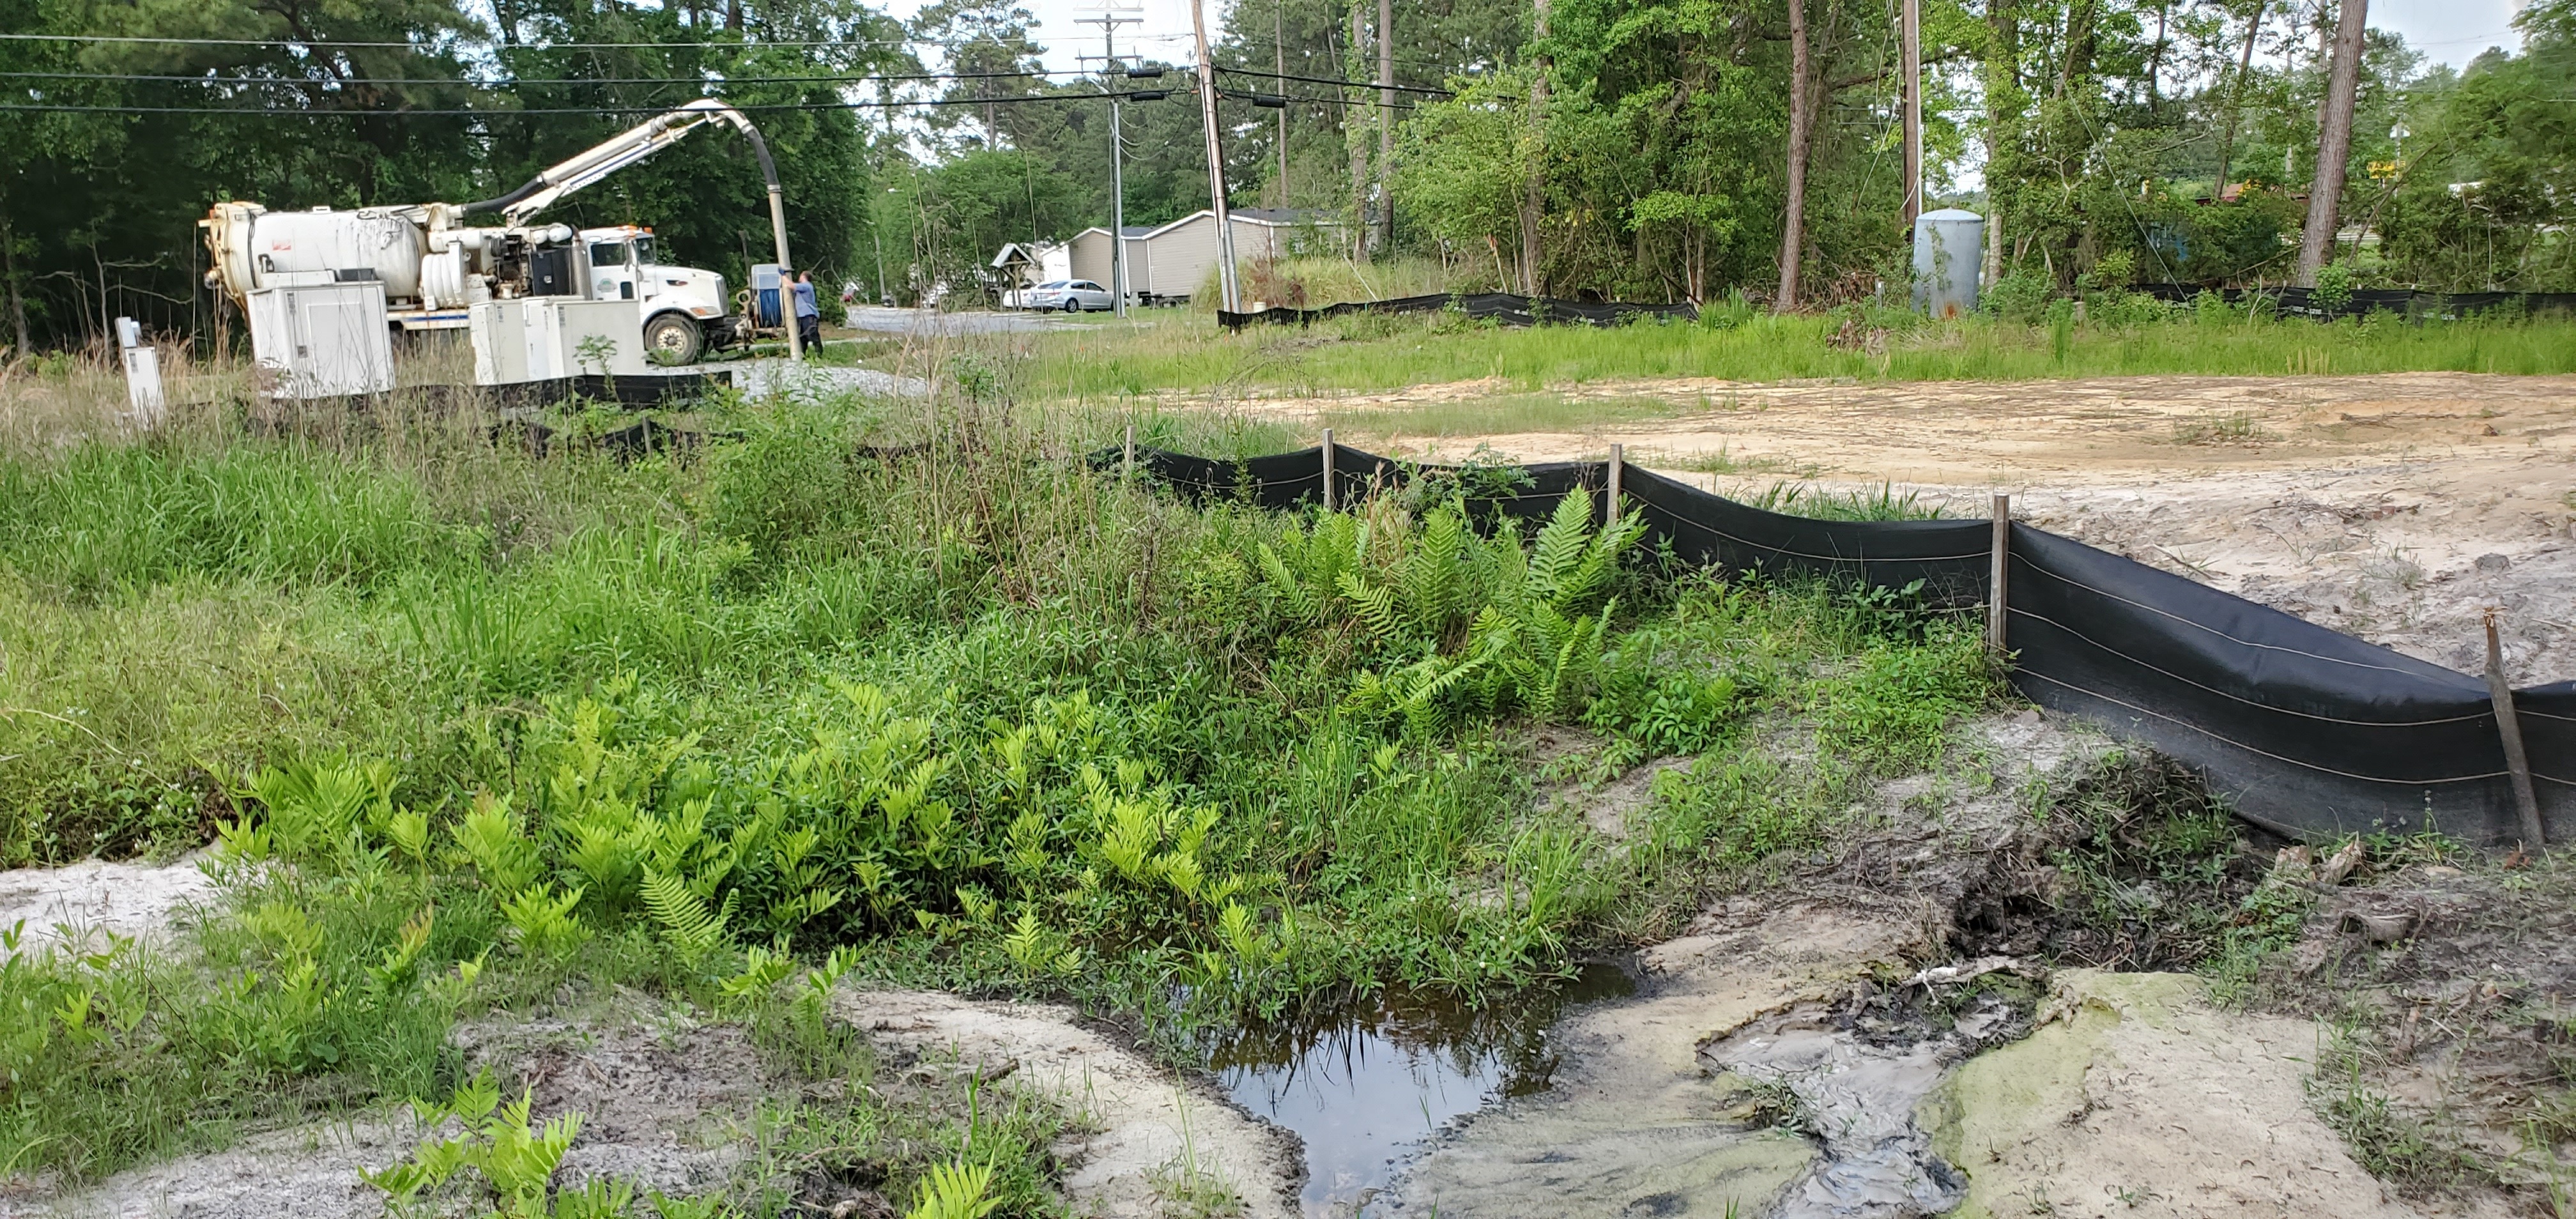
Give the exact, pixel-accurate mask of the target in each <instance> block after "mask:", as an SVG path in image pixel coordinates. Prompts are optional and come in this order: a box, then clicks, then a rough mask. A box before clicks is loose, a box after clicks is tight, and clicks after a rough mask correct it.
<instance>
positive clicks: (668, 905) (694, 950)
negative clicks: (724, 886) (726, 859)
mask: <svg viewBox="0 0 2576 1219" xmlns="http://www.w3.org/2000/svg"><path fill="white" fill-rule="evenodd" d="M644 909H645V911H646V913H649V914H651V915H652V916H653V921H654V922H656V923H659V924H661V927H662V938H663V939H664V940H665V941H667V942H669V944H670V945H671V947H672V948H673V949H675V950H677V951H678V952H679V954H680V959H681V960H682V961H683V962H685V963H686V964H687V965H688V966H689V967H690V968H692V969H695V968H696V967H697V966H698V965H699V964H700V963H702V962H704V961H705V960H706V959H707V957H708V956H710V955H712V954H713V953H714V952H715V951H716V950H717V949H719V948H722V947H724V946H725V944H726V943H727V942H728V941H730V940H731V939H732V931H731V930H730V929H729V928H728V926H727V924H728V923H729V922H731V921H732V917H733V895H732V894H730V893H728V894H726V895H725V903H724V904H723V905H722V906H719V907H715V908H713V909H710V908H709V907H708V905H707V901H706V899H705V898H703V897H701V896H699V895H698V893H697V892H696V891H695V890H693V889H692V888H690V886H689V884H688V882H687V881H685V880H682V879H681V878H680V877H678V876H676V875H673V874H672V873H669V872H664V871H661V870H659V869H650V870H647V871H646V872H645V873H644Z"/></svg>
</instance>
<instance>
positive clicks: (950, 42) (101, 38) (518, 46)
mask: <svg viewBox="0 0 2576 1219" xmlns="http://www.w3.org/2000/svg"><path fill="white" fill-rule="evenodd" d="M0 42H108V43H129V44H144V45H151V46H189V47H276V48H280V49H288V48H294V47H311V48H313V49H315V50H343V49H351V50H390V51H421V52H432V51H438V50H441V49H443V48H440V47H438V46H435V45H433V44H429V43H420V42H364V41H352V42H342V41H340V40H338V39H329V38H323V39H313V40H310V41H308V40H305V39H301V38H150V37H140V36H127V35H121V34H0ZM1031 42H1032V40H1031V39H1030V37H1029V36H1028V35H1026V34H1014V35H1011V36H1009V37H1007V38H999V37H997V38H968V39H939V38H822V39H809V40H799V41H788V42H772V41H768V40H765V39H764V40H761V41H757V42H753V41H748V40H746V41H742V42H697V41H682V42H545V43H506V42H503V43H492V44H490V45H491V47H492V49H493V50H495V51H649V50H664V51H686V50H736V51H756V50H760V49H763V48H767V47H944V48H949V49H954V48H957V47H960V46H975V45H979V44H984V43H1016V44H1019V45H1022V46H1027V45H1030V44H1031Z"/></svg>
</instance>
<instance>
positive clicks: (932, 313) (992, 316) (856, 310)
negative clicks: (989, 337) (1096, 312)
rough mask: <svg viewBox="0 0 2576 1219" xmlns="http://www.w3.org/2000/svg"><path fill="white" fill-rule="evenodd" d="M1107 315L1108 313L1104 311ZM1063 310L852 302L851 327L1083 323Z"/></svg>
mask: <svg viewBox="0 0 2576 1219" xmlns="http://www.w3.org/2000/svg"><path fill="white" fill-rule="evenodd" d="M1101 316H1103V317H1106V316H1108V315H1106V314H1103V315H1101ZM1079 324H1080V323H1079V322H1077V321H1075V320H1074V319H1072V318H1069V317H1066V316H1064V315H1063V314H1059V313H1025V312H1007V313H1002V312H991V311H984V310H978V311H975V312H967V313H941V312H939V311H938V310H936V309H886V308H881V307H879V306H876V305H852V306H850V320H849V323H848V325H849V327H850V328H851V329H853V330H866V331H872V332H874V333H877V334H920V335H956V334H1005V333H1012V332H1019V331H1031V330H1061V329H1063V328H1065V327H1067V326H1073V325H1079Z"/></svg>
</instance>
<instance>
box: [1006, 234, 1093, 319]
mask: <svg viewBox="0 0 2576 1219" xmlns="http://www.w3.org/2000/svg"><path fill="white" fill-rule="evenodd" d="M992 268H993V279H994V281H995V283H994V286H995V287H996V288H997V289H999V290H1000V292H1001V294H1002V304H1003V306H1004V307H1006V308H1008V307H1016V306H1017V305H1018V304H1019V303H1020V299H1019V298H1020V294H1021V293H1022V292H1024V291H1026V290H1028V289H1030V288H1034V287H1036V286H1038V285H1039V284H1042V283H1046V282H1048V281H1049V280H1057V279H1072V278H1073V277H1074V270H1073V247H1072V246H1071V245H1069V244H1066V243H1062V242H1036V243H1031V244H1027V245H1023V244H1021V243H1019V242H1016V241H1008V242H1004V243H1002V249H1001V252H1000V253H997V254H995V255H993V262H992Z"/></svg>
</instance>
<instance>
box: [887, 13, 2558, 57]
mask: <svg viewBox="0 0 2576 1219" xmlns="http://www.w3.org/2000/svg"><path fill="white" fill-rule="evenodd" d="M1021 3H1022V4H1024V5H1025V6H1026V7H1027V8H1028V10H1029V11H1030V12H1032V13H1035V14H1037V18H1038V30H1037V34H1038V38H1039V40H1040V41H1041V42H1043V43H1044V44H1045V45H1046V48H1047V55H1046V61H1047V66H1048V67H1049V68H1056V69H1063V70H1067V71H1070V70H1074V69H1077V68H1080V67H1082V66H1083V65H1082V64H1080V63H1078V62H1077V61H1076V59H1075V57H1076V56H1079V55H1094V56H1096V55H1098V54H1100V51H1101V46H1100V27H1099V26H1097V25H1083V24H1080V23H1079V19H1080V18H1083V17H1091V16H1096V15H1098V13H1099V11H1100V4H1099V0H1021ZM1134 3H1135V5H1136V7H1135V8H1133V9H1132V10H1129V11H1128V12H1127V13H1126V14H1125V15H1128V16H1134V17H1141V18H1143V19H1144V20H1143V21H1142V22H1141V23H1140V24H1136V25H1121V26H1119V27H1118V49H1119V52H1120V53H1121V54H1125V53H1127V52H1130V51H1134V50H1142V51H1144V52H1145V53H1146V54H1148V55H1152V56H1154V57H1156V58H1159V59H1164V60H1167V61H1170V62H1173V63H1183V62H1187V61H1188V60H1189V58H1190V5H1189V0H1134ZM1206 3H1207V6H1208V13H1207V16H1208V31H1209V35H1210V36H1211V37H1214V36H1215V35H1216V33H1217V31H1218V29H1219V28H1220V26H1221V24H1222V22H1223V19H1224V14H1225V9H1226V7H1227V5H1226V2H1225V0H1206ZM888 7H889V9H890V10H891V11H892V12H893V13H894V15H895V16H898V17H910V16H911V15H912V14H913V12H914V11H915V10H917V9H919V8H920V7H921V0H893V3H891V4H890V5H889V6H888ZM2520 8H2521V5H2520V4H2518V3H2516V2H2515V0H2373V3H2372V4H2371V6H2370V24H2371V25H2372V26H2374V27H2377V28H2379V29H2383V30H2393V31H2395V32H2397V33H2398V34H2401V35H2404V36H2405V38H2406V41H2407V43H2408V44H2409V45H2411V46H2413V47H2415V48H2416V49H2417V50H2420V51H2422V52H2424V55H2425V57H2426V58H2427V59H2430V60H2432V61H2434V62H2437V63H2446V64H2450V65H2452V66H2453V67H2458V66H2460V65H2462V64H2465V63H2467V62H2469V61H2470V60H2471V59H2474V58H2476V57H2477V55H2478V53H2479V52H2481V51H2484V50H2485V49H2487V48H2488V47H2491V46H2501V47H2504V48H2506V49H2508V50H2512V49H2518V48H2519V47H2520V46H2521V40H2520V39H2519V38H2517V37H2515V35H2514V32H2513V15H2514V13H2515V12H2517V11H2519V10H2520Z"/></svg>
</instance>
